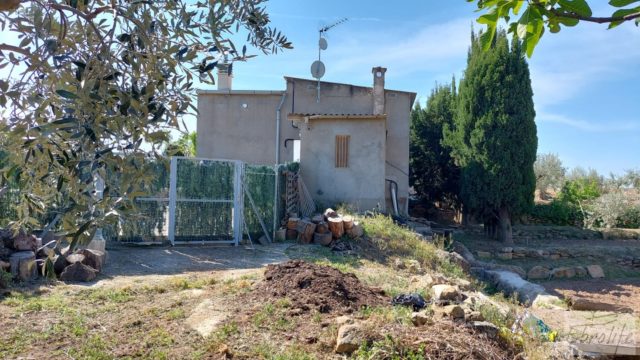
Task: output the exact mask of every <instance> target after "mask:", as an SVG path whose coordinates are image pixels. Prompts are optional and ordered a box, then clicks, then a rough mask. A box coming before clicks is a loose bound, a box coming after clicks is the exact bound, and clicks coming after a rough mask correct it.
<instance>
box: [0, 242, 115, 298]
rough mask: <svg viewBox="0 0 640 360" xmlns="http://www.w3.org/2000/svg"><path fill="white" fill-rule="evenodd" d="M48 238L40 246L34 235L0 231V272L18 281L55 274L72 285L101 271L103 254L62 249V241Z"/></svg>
mask: <svg viewBox="0 0 640 360" xmlns="http://www.w3.org/2000/svg"><path fill="white" fill-rule="evenodd" d="M50 234H51V233H50ZM51 235H52V234H51ZM51 235H48V236H45V239H44V240H45V241H46V243H45V244H44V245H43V239H42V238H40V237H37V236H35V235H34V234H27V233H25V232H24V231H19V232H14V231H12V230H8V229H6V230H5V229H0V271H5V272H8V273H10V274H11V275H10V276H11V278H13V279H15V280H19V281H29V280H34V279H36V278H37V277H38V276H39V275H40V276H44V275H48V276H53V275H55V276H56V277H58V278H59V279H60V280H63V281H73V282H76V281H91V280H93V279H95V277H96V274H97V273H99V272H100V271H102V267H103V266H104V263H105V259H106V253H105V252H104V251H100V250H90V249H79V250H76V251H73V252H70V251H69V248H68V247H66V248H61V242H62V241H61V239H56V238H55V236H51ZM45 269H48V271H49V272H48V274H45V272H47V271H45ZM0 278H2V277H0ZM3 285H4V286H6V285H7V284H1V283H0V287H1V286H3Z"/></svg>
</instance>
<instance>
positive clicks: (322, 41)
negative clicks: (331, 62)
mask: <svg viewBox="0 0 640 360" xmlns="http://www.w3.org/2000/svg"><path fill="white" fill-rule="evenodd" d="M347 20H349V19H347V18H342V19H340V20H338V21H336V22H334V23H333V24H331V25H327V26H324V27H322V28H321V29H320V30H318V60H316V61H314V62H313V64H311V76H313V77H314V78H316V79H318V86H317V90H318V96H317V97H316V101H317V102H318V103H319V102H320V79H321V78H322V77H323V76H324V72H325V67H324V63H323V62H322V60H321V56H322V50H326V49H327V45H328V44H327V39H326V38H325V37H324V34H325V33H326V32H327V31H329V30H331V29H333V28H334V27H336V26H338V25H340V24H343V23H345V22H346V21H347Z"/></svg>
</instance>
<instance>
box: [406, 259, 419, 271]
mask: <svg viewBox="0 0 640 360" xmlns="http://www.w3.org/2000/svg"><path fill="white" fill-rule="evenodd" d="M406 266H407V270H409V272H411V273H412V274H419V273H421V272H422V266H421V265H420V262H419V261H418V260H409V261H407V264H406Z"/></svg>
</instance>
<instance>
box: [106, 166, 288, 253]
mask: <svg viewBox="0 0 640 360" xmlns="http://www.w3.org/2000/svg"><path fill="white" fill-rule="evenodd" d="M145 167H146V169H145V173H146V174H147V175H148V176H147V177H148V178H149V180H147V181H146V182H145V183H143V184H142V187H143V190H142V191H143V192H144V193H145V196H142V197H137V198H136V199H135V200H134V208H133V209H132V210H131V211H130V212H127V214H126V216H124V217H121V218H120V220H119V221H118V223H117V224H115V225H111V226H107V227H105V228H104V236H105V238H107V239H109V240H113V241H118V242H125V243H137V244H145V243H146V244H149V243H164V242H170V243H171V244H195V243H201V244H209V243H214V244H233V245H238V244H239V243H240V242H241V241H242V239H243V235H245V234H246V237H247V239H251V240H253V241H255V240H258V239H259V238H260V237H262V236H263V235H264V236H265V237H266V239H267V240H268V241H272V240H273V237H274V234H275V230H276V228H277V226H278V224H279V222H280V219H281V218H282V215H283V211H284V198H283V196H284V191H282V190H281V189H280V187H281V186H282V185H284V181H283V180H282V179H281V177H282V176H283V174H284V173H283V172H282V170H283V168H282V166H264V165H251V164H246V163H244V162H242V161H236V160H219V159H204V158H192V157H172V158H171V159H168V158H166V159H165V158H160V159H154V160H150V161H149V162H148V163H146V164H145ZM279 195H280V196H279Z"/></svg>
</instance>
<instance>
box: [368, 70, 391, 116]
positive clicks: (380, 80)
mask: <svg viewBox="0 0 640 360" xmlns="http://www.w3.org/2000/svg"><path fill="white" fill-rule="evenodd" d="M371 72H372V73H373V114H374V115H382V114H384V73H385V72H387V68H383V67H381V66H378V67H374V68H373V69H372V70H371Z"/></svg>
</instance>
